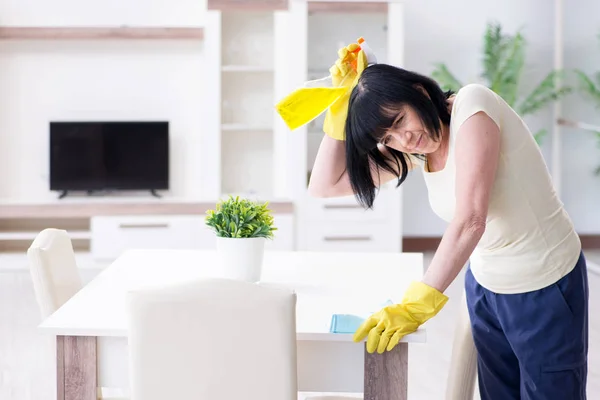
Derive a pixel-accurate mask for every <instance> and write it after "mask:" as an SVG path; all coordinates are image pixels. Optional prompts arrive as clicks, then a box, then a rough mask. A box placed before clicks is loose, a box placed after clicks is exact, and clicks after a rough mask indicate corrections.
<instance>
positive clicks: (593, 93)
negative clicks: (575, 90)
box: [575, 70, 600, 107]
mask: <svg viewBox="0 0 600 400" xmlns="http://www.w3.org/2000/svg"><path fill="white" fill-rule="evenodd" d="M575 76H577V78H578V81H579V89H580V90H581V91H582V92H584V93H585V94H586V95H587V96H588V97H589V98H590V99H591V100H592V101H594V102H595V103H596V106H597V107H600V84H599V85H596V84H595V83H594V81H593V80H592V79H591V78H590V77H589V76H588V75H587V74H586V73H585V72H583V71H581V70H575Z"/></svg>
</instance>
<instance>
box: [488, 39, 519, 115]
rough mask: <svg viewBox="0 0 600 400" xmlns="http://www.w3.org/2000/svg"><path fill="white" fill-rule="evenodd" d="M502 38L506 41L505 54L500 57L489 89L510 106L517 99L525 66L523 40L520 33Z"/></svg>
mask: <svg viewBox="0 0 600 400" xmlns="http://www.w3.org/2000/svg"><path fill="white" fill-rule="evenodd" d="M503 37H504V38H505V40H506V47H505V49H504V50H505V52H506V53H505V54H503V55H502V57H501V59H502V61H501V65H500V67H499V68H498V70H497V72H496V74H495V75H494V77H493V80H492V84H491V89H492V90H493V91H494V92H496V93H497V94H499V95H500V97H502V98H503V99H504V100H505V101H506V102H507V103H508V104H509V105H511V106H512V105H514V104H515V101H516V99H517V92H518V85H519V79H520V77H521V73H522V71H523V67H524V65H525V39H524V38H523V36H522V35H521V34H520V33H517V34H516V35H515V36H514V37H512V36H510V35H506V36H503Z"/></svg>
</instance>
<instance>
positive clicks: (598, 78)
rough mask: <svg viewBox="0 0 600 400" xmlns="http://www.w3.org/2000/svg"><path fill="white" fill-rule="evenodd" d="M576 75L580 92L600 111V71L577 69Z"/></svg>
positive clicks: (598, 168)
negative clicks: (592, 72) (589, 72)
mask: <svg viewBox="0 0 600 400" xmlns="http://www.w3.org/2000/svg"><path fill="white" fill-rule="evenodd" d="M598 40H599V41H600V35H598ZM575 75H576V77H577V79H578V81H579V87H578V89H579V92H580V93H582V94H583V95H584V96H585V97H586V98H587V99H589V100H591V101H592V102H593V103H594V104H595V105H596V109H597V110H599V111H600V71H597V72H596V73H595V74H593V75H588V74H586V73H585V72H583V71H581V70H575ZM594 134H595V135H596V138H597V139H598V147H600V132H598V131H594ZM594 173H595V174H596V175H600V166H598V167H597V168H596V169H595V170H594Z"/></svg>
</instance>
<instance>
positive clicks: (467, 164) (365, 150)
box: [309, 52, 588, 400]
mask: <svg viewBox="0 0 600 400" xmlns="http://www.w3.org/2000/svg"><path fill="white" fill-rule="evenodd" d="M345 53H347V52H344V53H340V56H344V54H345ZM336 64H337V65H338V67H339V66H340V65H342V64H344V60H343V59H342V60H338V62H337V63H336ZM345 69H346V68H344V70H345ZM332 70H336V66H334V67H333V69H332ZM340 71H342V69H339V68H337V72H338V74H341V73H342V72H340ZM344 120H345V122H344V125H343V126H341V127H340V126H338V127H337V128H338V129H342V130H343V132H344V134H345V140H336V139H334V138H333V137H330V135H325V137H324V138H323V141H322V143H321V145H320V148H319V151H318V155H317V158H316V161H315V164H314V168H313V172H312V176H311V181H310V185H309V191H310V193H311V194H312V195H313V196H317V197H332V196H345V195H350V194H355V195H356V197H357V199H358V200H359V201H360V202H361V203H362V204H364V206H365V207H371V206H372V205H373V200H374V198H375V196H376V194H377V190H378V187H379V186H380V185H382V184H384V183H386V182H389V181H391V180H397V182H398V185H400V184H401V183H402V182H403V181H404V180H405V179H406V177H407V173H408V171H409V170H410V169H416V168H418V169H421V170H422V171H423V175H424V177H425V182H426V184H427V188H428V191H429V201H430V204H431V207H432V208H433V210H434V211H435V213H436V214H437V215H438V216H440V217H441V218H443V219H444V220H446V221H447V222H448V227H447V229H446V231H445V233H444V235H443V238H442V241H441V243H440V245H439V247H438V249H437V251H436V252H435V255H434V257H433V260H432V262H431V264H430V266H429V268H428V269H427V272H426V273H425V275H424V277H423V279H422V281H421V282H415V283H413V284H412V285H411V286H410V288H409V289H408V291H407V292H406V293H405V294H404V299H403V301H402V302H401V303H400V304H396V305H393V306H388V307H385V308H383V309H382V310H380V311H379V312H377V313H375V314H374V315H372V316H371V317H370V318H368V320H367V321H365V322H364V323H363V325H362V326H361V327H360V328H359V329H358V330H357V332H356V334H355V337H354V339H355V340H356V341H360V340H362V339H363V338H365V337H367V350H368V351H369V352H374V351H378V352H379V353H382V352H384V351H386V350H387V351H389V350H391V349H392V348H393V347H394V346H395V345H396V344H397V343H398V341H399V340H400V339H401V338H402V337H403V336H404V335H406V334H409V333H411V332H414V331H415V330H416V329H417V328H418V327H419V325H421V324H423V323H424V322H425V321H427V320H428V319H430V318H432V317H433V316H435V315H436V314H437V313H438V312H439V311H440V310H441V309H442V308H443V306H444V304H445V303H446V301H447V297H446V296H445V295H444V294H443V293H444V291H445V290H446V289H447V288H448V286H449V285H450V283H451V282H452V281H453V280H454V279H455V278H456V276H457V275H458V273H459V272H460V270H461V269H462V268H463V266H464V265H465V264H466V263H467V261H469V265H468V268H467V271H466V277H465V289H466V296H467V304H468V309H469V316H470V319H471V327H472V332H473V339H474V342H475V346H476V349H477V353H478V379H479V387H480V392H481V397H482V399H483V400H486V399H498V400H509V399H544V400H548V399H557V400H558V399H560V400H566V399H569V400H576V399H585V398H586V394H585V386H586V376H587V350H588V325H587V320H588V285H587V272H586V264H585V259H584V256H583V253H582V250H581V243H580V240H579V237H578V235H577V233H576V232H575V230H574V227H573V224H572V222H571V220H570V218H569V216H568V215H567V213H566V212H565V210H564V208H563V205H562V203H561V201H560V200H559V199H558V197H557V195H556V193H555V191H554V189H553V186H552V182H551V178H550V176H549V173H548V171H547V168H546V165H545V162H544V159H543V157H542V154H541V152H540V150H539V148H538V146H537V144H536V142H535V140H534V139H533V137H532V135H531V132H530V131H529V129H528V128H527V126H526V125H525V124H524V122H523V121H522V120H521V118H520V117H519V115H517V114H516V113H515V112H514V111H513V110H512V109H511V107H510V106H509V105H508V104H507V103H506V102H505V101H504V100H503V99H502V98H500V97H499V96H498V95H496V94H495V93H494V92H492V91H491V90H489V89H488V88H486V87H484V86H482V85H476V84H472V85H468V86H465V87H463V88H462V89H460V90H459V91H458V92H457V93H456V94H453V93H448V92H446V93H445V92H443V91H442V90H441V89H440V88H439V86H438V85H437V84H436V83H435V82H434V81H432V80H431V79H429V78H427V77H424V76H421V75H419V74H416V73H414V72H410V71H406V70H402V69H399V68H396V67H393V66H390V65H384V64H375V65H371V66H369V67H367V68H365V69H364V71H362V73H360V74H359V77H358V80H357V83H356V85H355V86H354V87H353V88H352V89H351V92H350V95H349V100H348V104H347V117H346V118H344ZM338 125H339V124H338ZM326 132H327V130H326Z"/></svg>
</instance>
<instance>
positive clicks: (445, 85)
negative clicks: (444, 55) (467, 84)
mask: <svg viewBox="0 0 600 400" xmlns="http://www.w3.org/2000/svg"><path fill="white" fill-rule="evenodd" d="M431 77H432V78H433V79H434V80H435V81H437V83H438V84H439V85H440V87H441V88H442V90H452V91H453V92H458V90H459V89H460V88H461V87H462V86H463V85H462V84H461V83H460V82H459V80H458V79H456V77H455V76H454V75H453V74H452V73H451V72H450V70H448V67H447V66H446V65H445V64H440V63H438V64H435V69H434V70H433V72H432V73H431Z"/></svg>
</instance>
